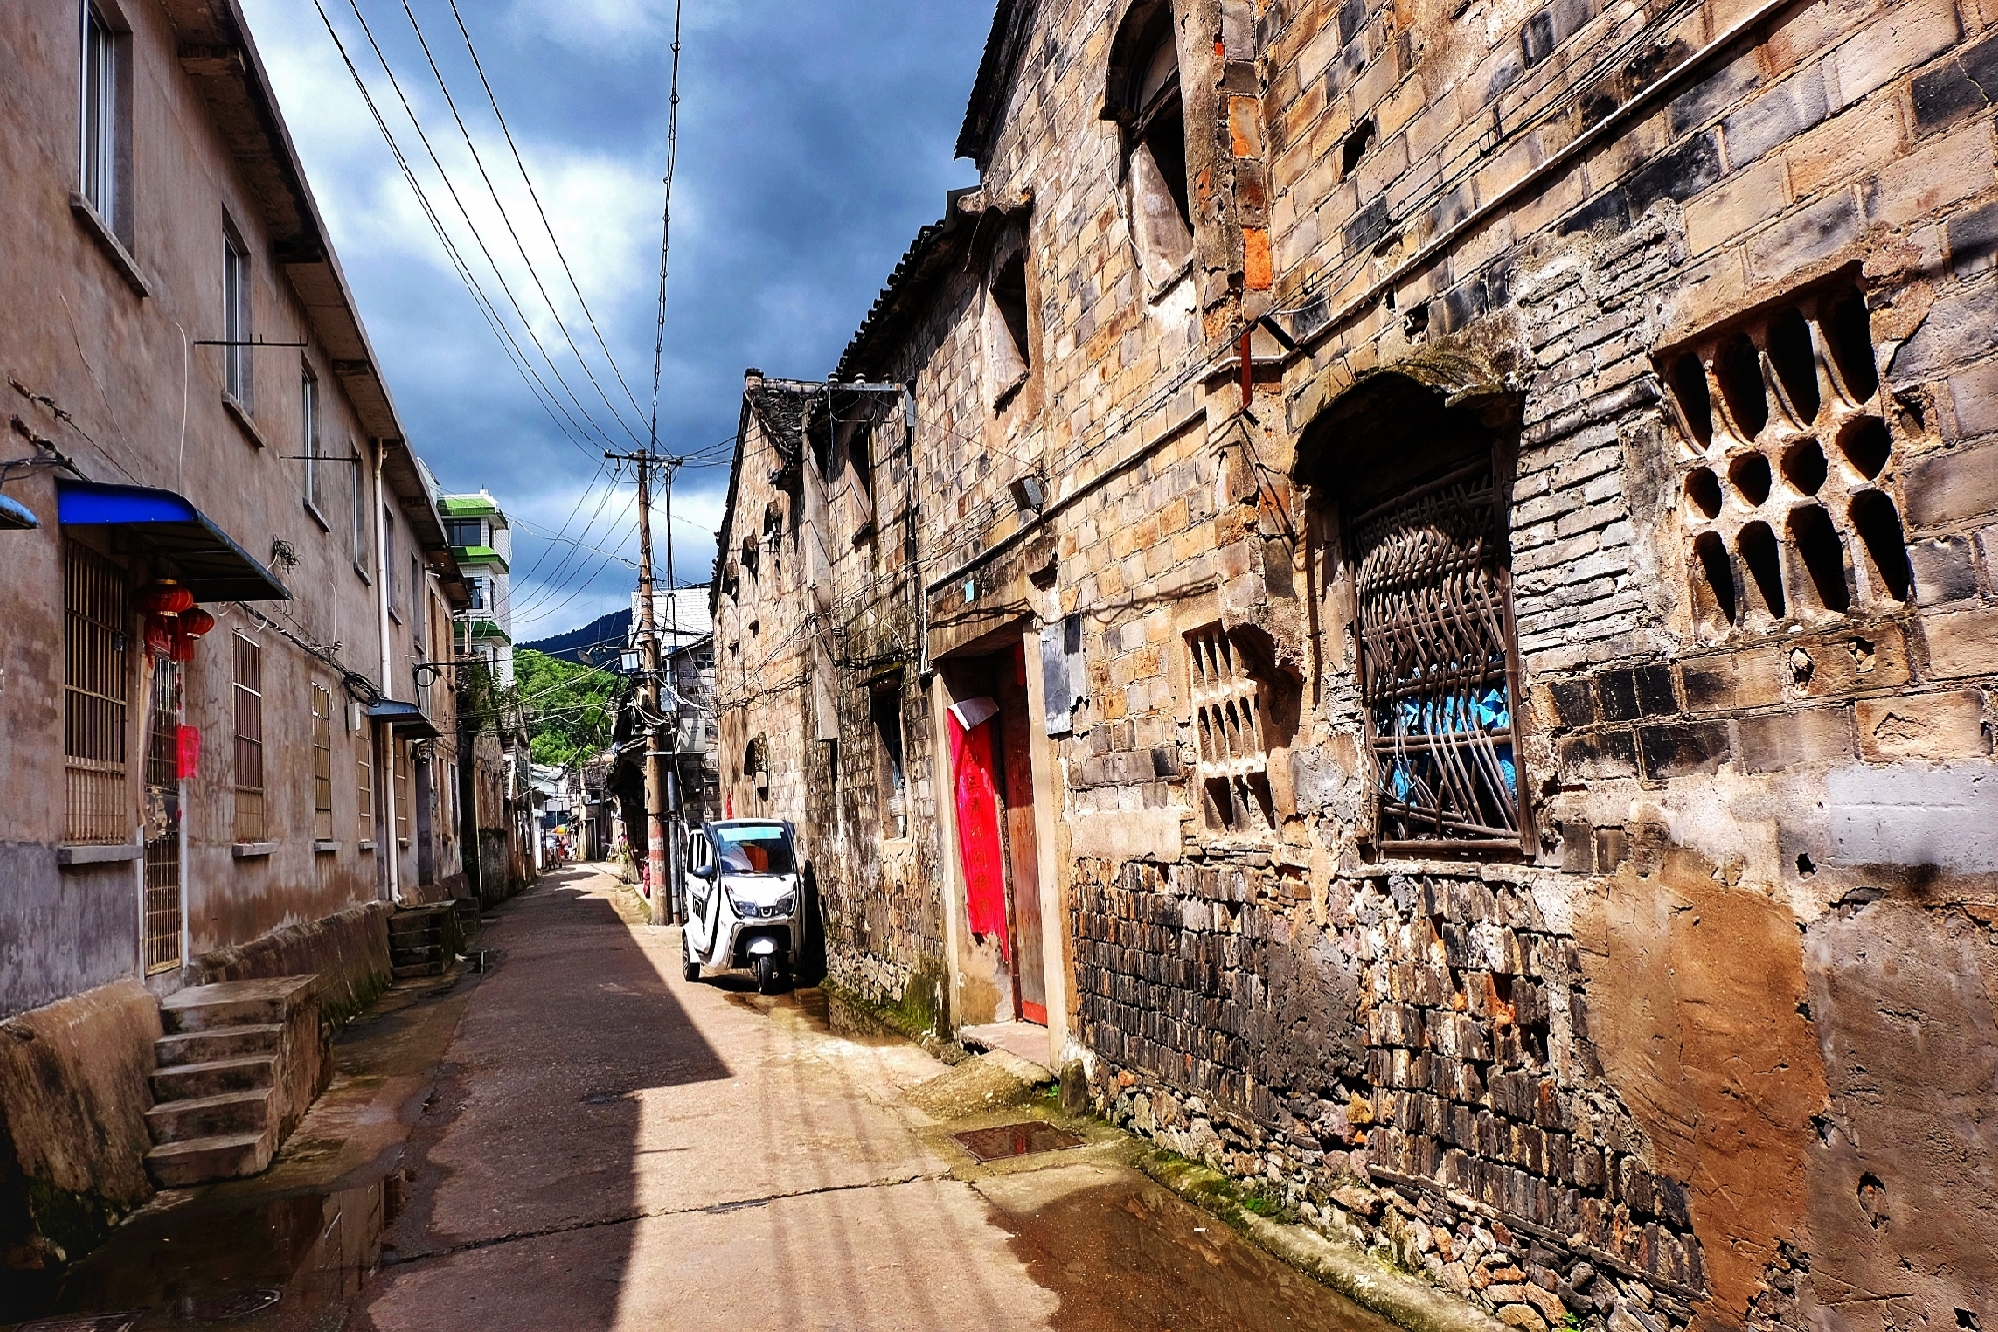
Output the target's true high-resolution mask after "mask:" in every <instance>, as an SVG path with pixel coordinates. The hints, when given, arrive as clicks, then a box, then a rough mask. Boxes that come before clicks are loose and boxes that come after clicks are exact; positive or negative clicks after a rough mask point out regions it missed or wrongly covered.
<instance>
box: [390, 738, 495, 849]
mask: <svg viewBox="0 0 1998 1332" xmlns="http://www.w3.org/2000/svg"><path fill="white" fill-rule="evenodd" d="M354 777H355V782H354V792H355V798H356V802H357V803H356V805H355V812H356V815H357V818H356V822H355V829H354V835H355V837H356V838H358V839H359V840H360V841H363V842H372V841H374V840H375V754H374V732H373V731H372V730H371V729H369V728H368V727H367V726H365V725H363V726H362V727H361V729H360V730H359V731H357V732H355V734H354ZM488 808H492V809H496V808H498V806H497V805H490V804H489V805H488Z"/></svg>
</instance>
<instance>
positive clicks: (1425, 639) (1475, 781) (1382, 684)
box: [1349, 462, 1520, 848]
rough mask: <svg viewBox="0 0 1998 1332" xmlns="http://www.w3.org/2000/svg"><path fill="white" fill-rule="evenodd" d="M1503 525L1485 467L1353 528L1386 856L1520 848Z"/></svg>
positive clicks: (1379, 824)
mask: <svg viewBox="0 0 1998 1332" xmlns="http://www.w3.org/2000/svg"><path fill="white" fill-rule="evenodd" d="M1500 516H1501V515H1500V504H1499V497H1498V491H1497V488H1496V486H1495V485H1494V484H1493V473H1492V467H1491V464H1490V463H1489V462H1479V463H1476V464H1474V465H1472V466H1470V467H1467V468H1463V469H1460V470H1458V471H1456V472H1453V473H1451V474H1449V475H1447V476H1445V477H1443V478H1441V479H1439V480H1437V481H1434V482H1431V483H1430V484H1428V485H1426V486H1422V487H1419V488H1418V489H1416V490H1415V491H1414V492H1412V493H1409V494H1405V495H1402V496H1398V497H1397V498H1396V499H1395V500H1394V501H1392V502H1391V503H1390V504H1386V505H1382V506H1380V507H1378V508H1375V509H1372V510H1370V511H1368V512H1366V513H1362V514H1360V515H1359V516H1358V517H1356V518H1354V519H1352V520H1351V521H1350V524H1349V530H1351V531H1352V532H1353V533H1354V545H1355V549H1356V569H1357V577H1356V590H1357V592H1358V601H1359V645H1360V691H1361V697H1362V701H1363V703H1364V706H1365V709H1366V718H1367V738H1368V743H1369V749H1370V752H1371V755H1372V759H1373V768H1374V771H1373V793H1374V798H1375V838H1376V840H1377V841H1378V843H1379V844H1380V845H1381V846H1383V847H1388V848H1396V847H1402V846H1410V845H1416V846H1420V845H1435V844H1437V843H1470V844H1476V845H1486V846H1489V845H1495V844H1514V845H1516V844H1517V843H1518V842H1519V840H1520V819H1519V803H1520V802H1519V791H1520V782H1519V761H1518V750H1517V744H1516V736H1515V733H1514V730H1513V716H1514V706H1513V677H1512V658H1513V649H1512V643H1513V626H1512V609H1511V597H1510V589H1509V586H1508V580H1507V577H1506V570H1505V568H1504V561H1503V559H1502V558H1501V546H1502V542H1501V532H1502V524H1501V522H1500Z"/></svg>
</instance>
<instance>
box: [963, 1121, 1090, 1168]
mask: <svg viewBox="0 0 1998 1332" xmlns="http://www.w3.org/2000/svg"><path fill="white" fill-rule="evenodd" d="M955 1136H956V1138H957V1140H958V1141H959V1142H961V1143H963V1144H964V1149H965V1150H966V1151H968V1152H970V1153H971V1154H972V1155H973V1156H975V1157H977V1158H978V1159H979V1160H981V1161H1000V1160H1004V1159H1005V1158H1006V1157H1009V1156H1032V1155H1033V1154H1034V1153H1036V1152H1054V1151H1060V1150H1061V1149H1062V1148H1064V1147H1079V1146H1081V1145H1082V1139H1081V1138H1078V1137H1076V1136H1075V1135H1074V1134H1073V1133H1069V1132H1066V1131H1064V1130H1062V1129H1058V1128H1056V1127H1055V1126H1054V1125H1052V1124H1043V1123H1041V1122H1040V1121H1038V1120H1035V1121H1033V1122H1031V1123H1026V1124H1001V1125H999V1127H997V1128H987V1129H973V1130H972V1131H971V1132H969V1133H959V1134H956V1135H955Z"/></svg>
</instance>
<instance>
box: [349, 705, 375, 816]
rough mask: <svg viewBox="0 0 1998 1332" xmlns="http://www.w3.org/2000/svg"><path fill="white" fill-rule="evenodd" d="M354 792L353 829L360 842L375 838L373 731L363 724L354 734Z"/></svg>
mask: <svg viewBox="0 0 1998 1332" xmlns="http://www.w3.org/2000/svg"><path fill="white" fill-rule="evenodd" d="M354 770H355V787H354V789H355V792H356V795H357V797H358V800H359V803H358V804H357V805H356V806H355V809H356V811H357V814H358V818H357V821H356V826H355V829H354V835H355V837H356V838H357V839H358V840H360V841H362V842H372V841H374V840H375V747H374V733H373V732H372V731H370V730H369V729H368V728H367V727H365V726H363V727H362V728H361V729H360V731H359V732H358V733H356V734H355V736H354Z"/></svg>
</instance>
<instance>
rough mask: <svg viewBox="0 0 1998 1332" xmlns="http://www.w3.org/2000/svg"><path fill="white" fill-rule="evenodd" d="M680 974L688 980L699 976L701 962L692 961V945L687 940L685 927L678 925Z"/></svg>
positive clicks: (696, 978)
mask: <svg viewBox="0 0 1998 1332" xmlns="http://www.w3.org/2000/svg"><path fill="white" fill-rule="evenodd" d="M680 974H681V975H682V976H684V977H686V978H687V979H688V980H690V981H697V980H699V979H700V978H701V964H700V963H698V962H696V961H694V950H693V945H692V944H690V943H688V942H687V928H686V926H684V925H683V926H681V927H680Z"/></svg>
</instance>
